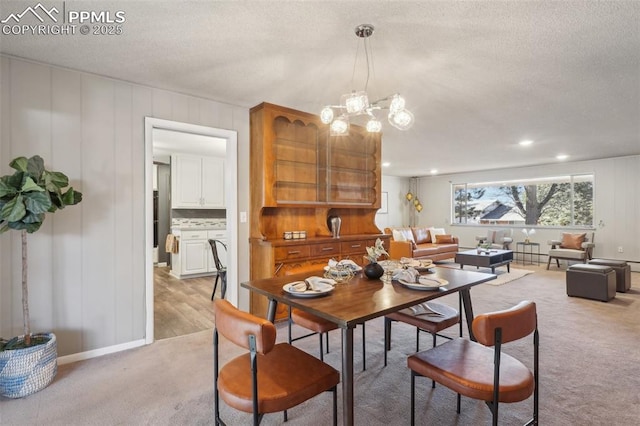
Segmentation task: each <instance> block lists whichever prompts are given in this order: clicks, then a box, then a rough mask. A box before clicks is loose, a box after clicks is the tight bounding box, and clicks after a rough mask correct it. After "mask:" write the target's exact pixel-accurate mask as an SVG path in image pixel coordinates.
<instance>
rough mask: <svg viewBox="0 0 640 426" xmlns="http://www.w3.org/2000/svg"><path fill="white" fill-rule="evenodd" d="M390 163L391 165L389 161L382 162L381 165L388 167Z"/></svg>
mask: <svg viewBox="0 0 640 426" xmlns="http://www.w3.org/2000/svg"><path fill="white" fill-rule="evenodd" d="M390 165H391V163H389V162H384V163H382V167H389V166H390Z"/></svg>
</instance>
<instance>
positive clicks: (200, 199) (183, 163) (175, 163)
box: [171, 154, 225, 209]
mask: <svg viewBox="0 0 640 426" xmlns="http://www.w3.org/2000/svg"><path fill="white" fill-rule="evenodd" d="M224 207H225V206H224V158H220V157H200V156H196V155H184V154H180V155H173V156H171V208H173V209H220V208H224Z"/></svg>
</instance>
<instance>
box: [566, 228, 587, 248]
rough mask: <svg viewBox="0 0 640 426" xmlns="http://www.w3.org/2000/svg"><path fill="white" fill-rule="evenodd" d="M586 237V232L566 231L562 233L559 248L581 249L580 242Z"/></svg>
mask: <svg viewBox="0 0 640 426" xmlns="http://www.w3.org/2000/svg"><path fill="white" fill-rule="evenodd" d="M586 238H587V234H586V233H583V234H569V233H567V232H564V233H562V243H560V248H566V249H574V250H582V243H584V241H585V239H586Z"/></svg>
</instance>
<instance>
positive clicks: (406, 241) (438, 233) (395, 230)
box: [384, 226, 458, 261]
mask: <svg viewBox="0 0 640 426" xmlns="http://www.w3.org/2000/svg"><path fill="white" fill-rule="evenodd" d="M384 233H385V234H390V235H391V241H390V245H389V250H388V251H389V257H391V259H400V258H402V257H412V258H414V259H431V260H433V261H437V260H445V259H453V258H455V256H456V253H457V252H458V238H457V237H453V236H451V235H450V234H446V233H445V231H444V229H441V228H440V229H438V228H434V227H427V226H420V227H392V228H385V230H384ZM432 234H433V236H432Z"/></svg>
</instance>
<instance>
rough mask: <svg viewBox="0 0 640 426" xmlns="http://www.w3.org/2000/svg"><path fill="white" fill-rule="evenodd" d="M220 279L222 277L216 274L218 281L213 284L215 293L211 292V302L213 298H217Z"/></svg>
mask: <svg viewBox="0 0 640 426" xmlns="http://www.w3.org/2000/svg"><path fill="white" fill-rule="evenodd" d="M218 278H220V275H218V273H217V272H216V280H215V282H214V283H213V291H212V292H211V300H213V296H215V294H216V290H217V289H218Z"/></svg>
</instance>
